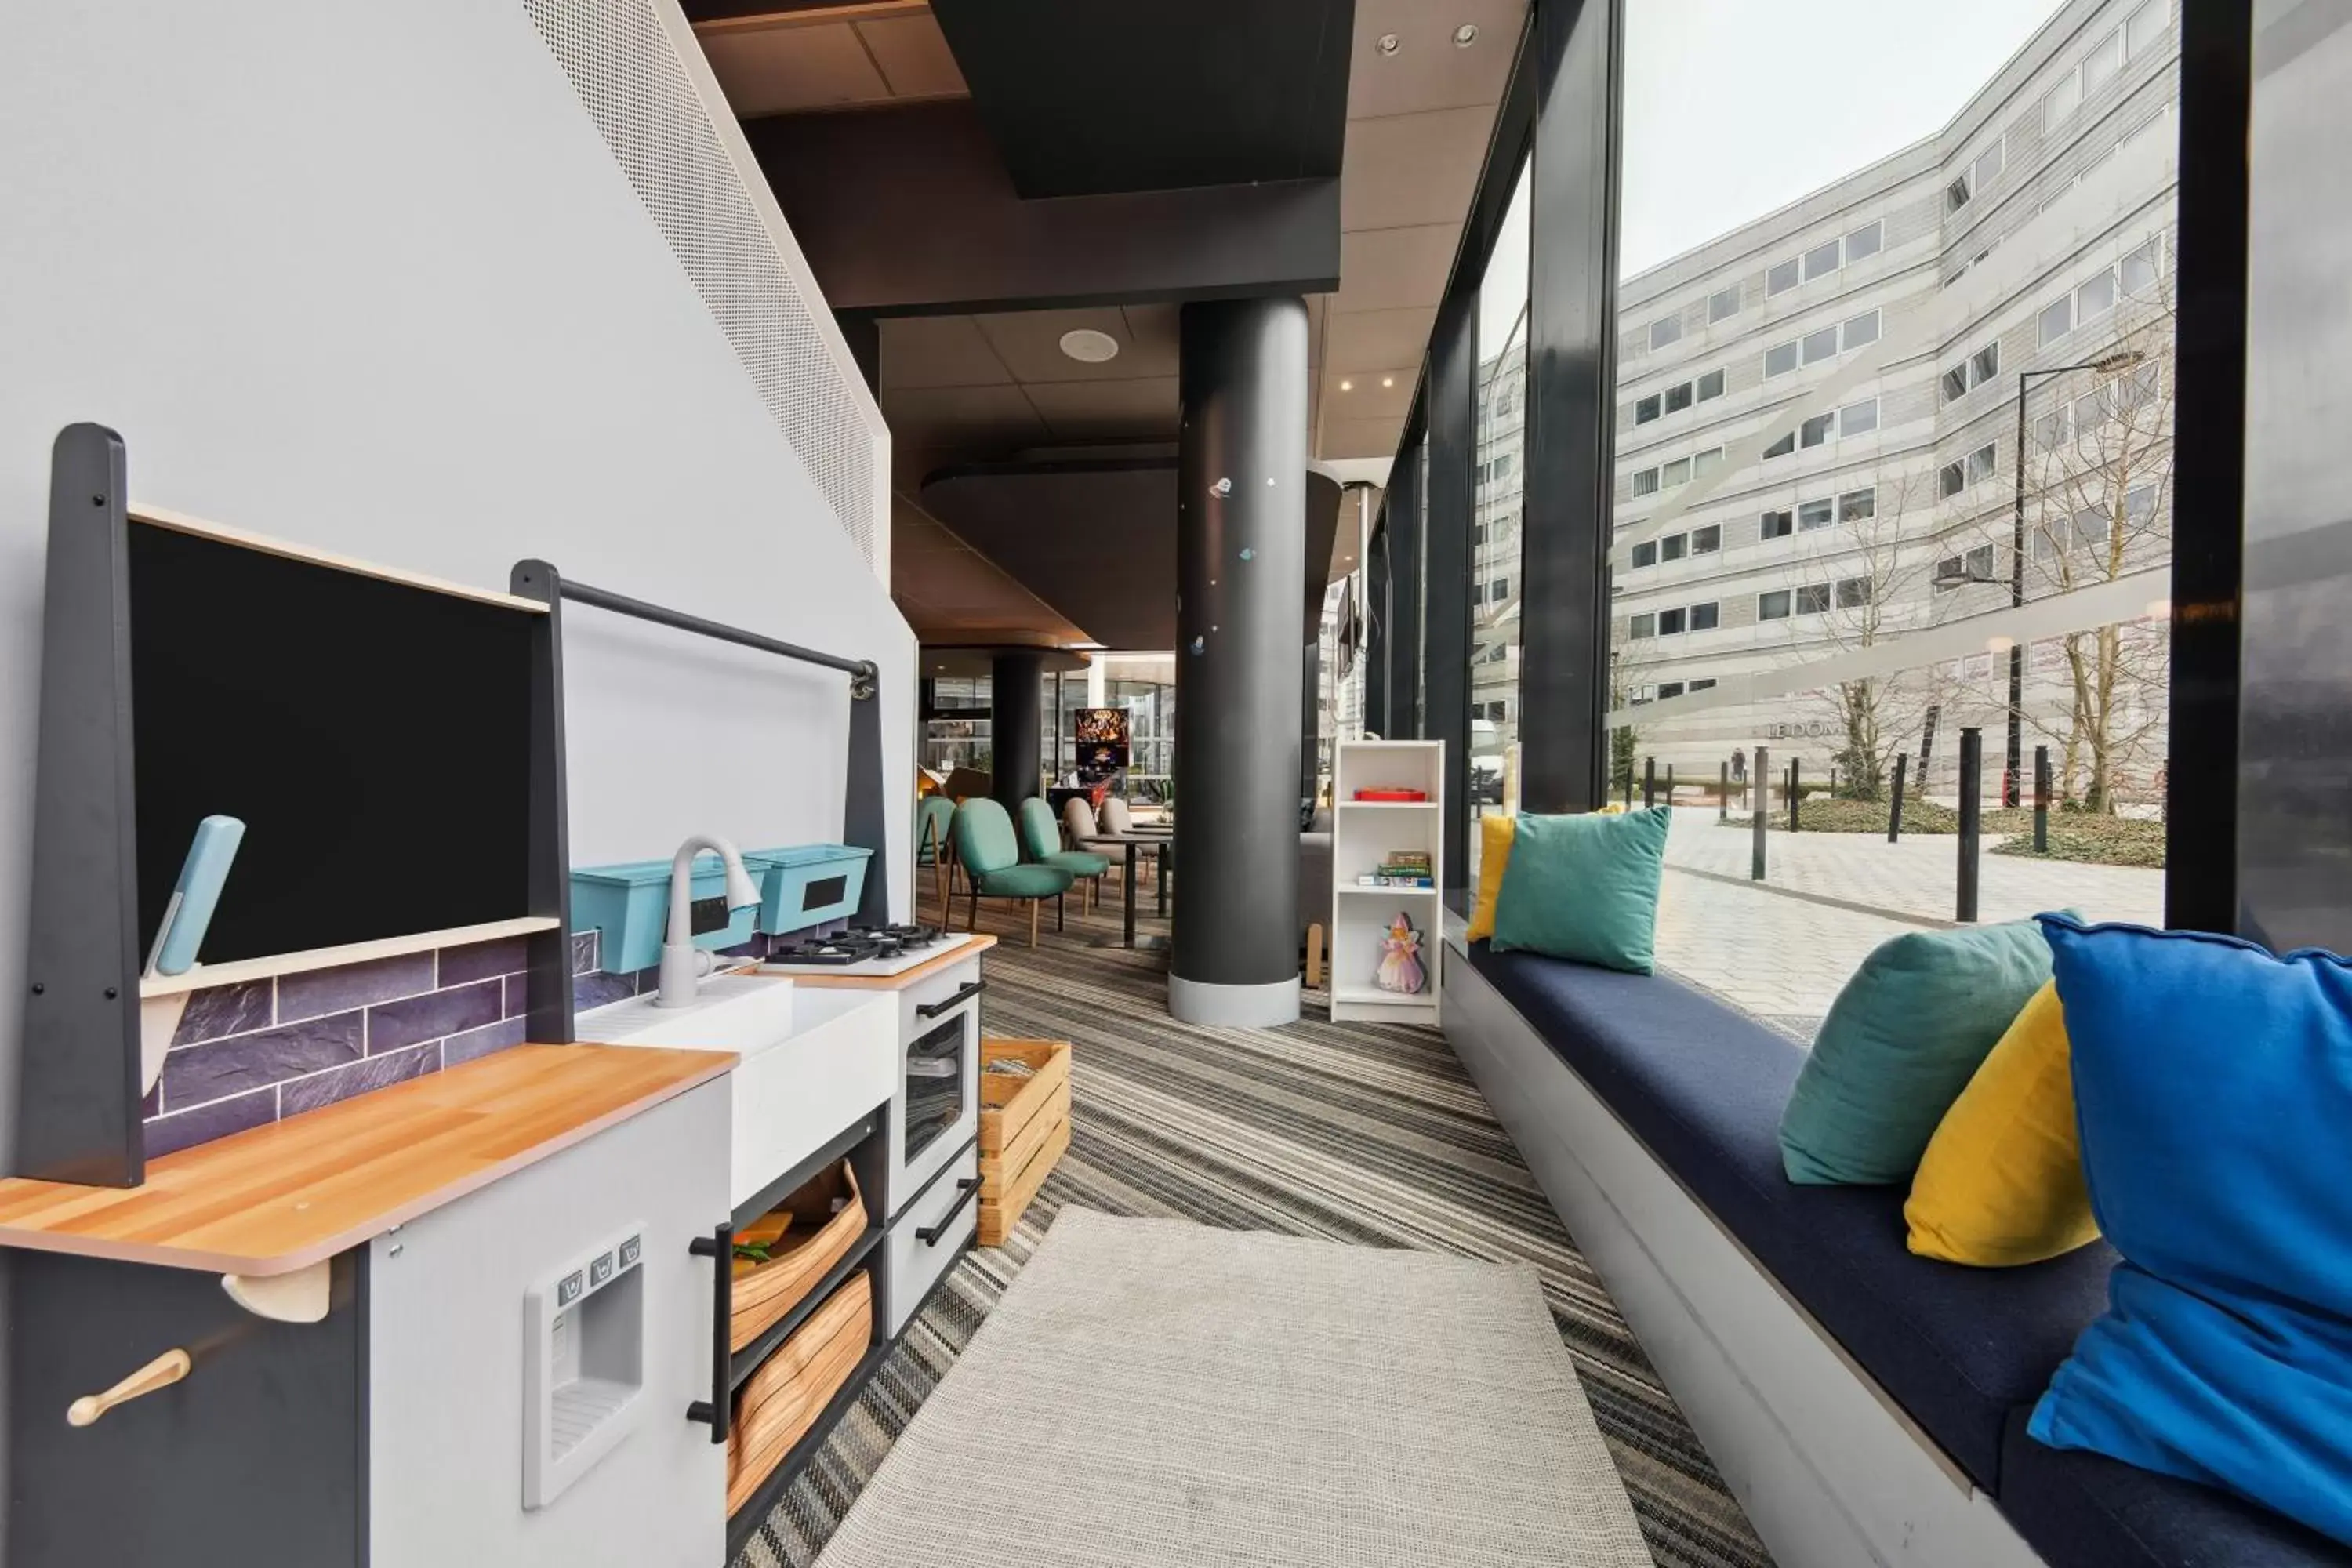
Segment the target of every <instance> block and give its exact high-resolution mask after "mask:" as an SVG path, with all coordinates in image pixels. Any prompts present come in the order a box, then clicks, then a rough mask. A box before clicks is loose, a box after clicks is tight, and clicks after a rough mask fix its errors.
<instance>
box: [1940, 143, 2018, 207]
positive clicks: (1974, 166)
mask: <svg viewBox="0 0 2352 1568" xmlns="http://www.w3.org/2000/svg"><path fill="white" fill-rule="evenodd" d="M2008 162H2009V151H2008V142H2007V139H2006V138H2005V137H2000V136H1996V137H1994V138H1993V139H1992V145H1991V146H1990V147H1988V148H1986V149H1985V150H1984V151H1983V152H1981V153H1978V154H1977V157H1976V162H1975V163H1970V164H1969V166H1968V167H1967V168H1965V169H1963V170H1961V171H1960V173H1959V174H1958V176H1957V177H1956V178H1954V179H1953V181H1952V183H1951V184H1948V185H1946V186H1945V187H1944V210H1945V211H1946V212H1947V213H1956V212H1958V211H1959V210H1960V209H1961V208H1962V207H1964V206H1966V205H1969V203H1970V202H1972V201H1974V200H1976V199H1977V197H1978V196H1979V195H1980V194H1982V192H1983V191H1984V188H1985V187H1986V186H1987V185H1990V184H1992V183H1993V181H1995V180H1997V179H1999V178H2000V172H2001V170H2002V168H2003V167H2004V166H2006V165H2007V163H2008Z"/></svg>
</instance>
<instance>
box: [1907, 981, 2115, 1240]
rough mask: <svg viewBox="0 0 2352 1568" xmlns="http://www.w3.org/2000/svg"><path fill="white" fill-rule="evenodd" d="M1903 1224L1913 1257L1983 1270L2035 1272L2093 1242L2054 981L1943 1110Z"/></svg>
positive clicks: (2036, 995)
mask: <svg viewBox="0 0 2352 1568" xmlns="http://www.w3.org/2000/svg"><path fill="white" fill-rule="evenodd" d="M1903 1217H1904V1219H1905V1221H1906V1222H1907V1223H1908V1224H1909V1226H1910V1227H1911V1242H1910V1245H1911V1250H1912V1251H1914V1252H1916V1253H1917V1254H1918V1255H1919V1256H1920V1257H1922V1258H1941V1259H1943V1260H1944V1261H1945V1262H1947V1263H1965V1264H1969V1265H1972V1266H1974V1267H1977V1268H2012V1267H2014V1266H2016V1265H2018V1264H2021V1263H2039V1262H2041V1261H2042V1259H2043V1258H2056V1257H2058V1256H2059V1255H2060V1254H2062V1253H2067V1252H2072V1251H2074V1249H2075V1248H2076V1247H2081V1246H2083V1245H2084V1243H2085V1242H2088V1241H2091V1240H2094V1239H2095V1238H2096V1237H2097V1236H2098V1234H2099V1226H2098V1222H2097V1221H2096V1220H2095V1219H2093V1218H2092V1217H2091V1194H2090V1189H2089V1188H2088V1187H2086V1186H2084V1183H2083V1152H2082V1146H2081V1144H2080V1142H2078V1141H2077V1139H2076V1137H2075V1132H2074V1079H2073V1078H2072V1076H2071V1075H2070V1072H2069V1062H2068V1058H2067V1050H2066V1016H2065V1014H2064V1012H2063V1010H2062V1009H2061V1008H2060V1007H2059V1005H2058V986H2057V983H2056V982H2055V981H2053V982H2050V983H2049V984H2044V985H2043V986H2042V989H2041V990H2039V991H2037V992H2035V993H2034V994H2033V996H2032V1000H2030V1001H2029V1002H2027V1003H2026V1004H2025V1005H2024V1007H2023V1008H2022V1009H2021V1010H2020V1011H2019V1013H2018V1015H2017V1017H2016V1018H2015V1019H2014V1020H2013V1021H2012V1022H2011V1024H2010V1026H2009V1031H2008V1032H2007V1033H2006V1034H2004V1035H2002V1036H2001V1037H2000V1043H1999V1044H1997V1045H1995V1046H1994V1047H1993V1048H1992V1052H1991V1054H1990V1056H1988V1057H1986V1058H1985V1059H1984V1062H1983V1065H1981V1066H1979V1068H1977V1070H1976V1076H1975V1077H1973V1078H1971V1079H1969V1086H1968V1088H1966V1089H1962V1090H1961V1091H1960V1098H1959V1099H1958V1100H1955V1101H1953V1102H1952V1108H1951V1110H1948V1111H1946V1112H1945V1113H1944V1120H1943V1121H1942V1122H1941V1124H1939V1125H1938V1126H1937V1129H1936V1135H1935V1137H1934V1138H1932V1139H1930V1140H1929V1141H1928V1143H1927V1153H1926V1155H1924V1156H1923V1157H1922V1158H1921V1159H1920V1161H1919V1171H1918V1173H1917V1174H1916V1176H1914V1177H1913V1178H1912V1182H1911V1197H1910V1201H1909V1202H1907V1203H1906V1204H1905V1205H1903Z"/></svg>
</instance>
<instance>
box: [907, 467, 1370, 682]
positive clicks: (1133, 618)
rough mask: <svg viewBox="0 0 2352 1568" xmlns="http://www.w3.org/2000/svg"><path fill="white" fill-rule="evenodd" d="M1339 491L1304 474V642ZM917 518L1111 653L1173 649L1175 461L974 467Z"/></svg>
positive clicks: (935, 489)
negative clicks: (931, 522) (994, 566)
mask: <svg viewBox="0 0 2352 1568" xmlns="http://www.w3.org/2000/svg"><path fill="white" fill-rule="evenodd" d="M1339 498H1340V490H1339V482H1338V481H1337V480H1335V479H1328V478H1326V477H1324V476H1323V475H1321V474H1315V473H1310V474H1308V475H1307V542H1306V549H1307V598H1306V603H1305V604H1304V605H1302V606H1301V614H1302V616H1303V620H1304V625H1303V626H1302V640H1304V637H1311V636H1313V635H1314V628H1315V626H1317V624H1318V622H1319V620H1320V618H1321V613H1322V602H1323V589H1324V585H1325V584H1327V583H1328V581H1329V567H1330V564H1331V541H1332V538H1333V536H1334V534H1335V533H1336V532H1337V531H1338V528H1339ZM922 500H923V510H926V511H928V512H929V513H930V514H931V515H932V516H933V517H935V518H937V519H939V520H940V522H941V523H943V524H944V525H946V526H947V527H948V528H950V529H951V530H953V531H955V533H956V535H957V536H958V537H959V538H961V539H962V540H963V541H964V542H966V543H968V544H970V545H971V547H972V548H973V549H975V550H977V551H979V552H981V553H982V554H983V555H985V556H987V557H988V558H989V559H990V560H992V561H994V562H995V563H998V564H999V565H1000V566H1002V567H1003V569H1004V570H1005V571H1006V572H1007V573H1009V574H1012V576H1013V578H1015V579H1016V580H1017V581H1019V582H1020V583H1021V584H1022V585H1023V586H1024V587H1025V588H1027V589H1028V590H1029V591H1030V592H1031V593H1033V594H1034V595H1037V597H1039V598H1040V599H1043V600H1044V601H1045V603H1046V604H1048V605H1052V606H1053V607H1054V609H1055V610H1056V611H1057V612H1059V613H1060V614H1061V615H1062V616H1065V617H1066V618H1067V619H1068V620H1069V621H1070V623H1071V624H1072V625H1074V626H1077V627H1079V628H1080V629H1081V630H1083V631H1084V632H1085V633H1086V634H1087V637H1090V638H1091V639H1093V640H1094V641H1096V642H1098V643H1101V644H1102V645H1103V646H1105V647H1115V648H1168V647H1175V646H1176V595H1174V594H1173V593H1171V591H1170V587H1169V585H1170V584H1171V583H1172V582H1174V581H1175V577H1176V459H1175V458H1094V459H1079V460H1069V461H1054V462H1012V463H976V464H971V465H969V466H967V467H963V468H948V469H945V470H942V471H941V472H940V473H937V474H934V475H933V476H931V478H930V479H929V480H928V481H926V482H925V484H924V486H923V497H922Z"/></svg>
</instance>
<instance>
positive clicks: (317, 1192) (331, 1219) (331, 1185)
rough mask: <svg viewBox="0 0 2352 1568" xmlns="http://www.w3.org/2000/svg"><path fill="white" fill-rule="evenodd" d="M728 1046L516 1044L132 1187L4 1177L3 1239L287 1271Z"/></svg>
mask: <svg viewBox="0 0 2352 1568" xmlns="http://www.w3.org/2000/svg"><path fill="white" fill-rule="evenodd" d="M735 1062H736V1058H735V1057H734V1056H733V1055H731V1054H730V1053H728V1052H725V1051H681V1050H654V1049H646V1048H645V1047H635V1046H585V1045H583V1046H515V1047H509V1049H506V1050H503V1051H499V1052H496V1053H494V1054H492V1055H490V1056H487V1057H484V1058H480V1059H479V1060H477V1061H471V1062H467V1063H466V1064H465V1065H464V1066H462V1067H455V1068H449V1069H448V1070H447V1071H446V1072H438V1073H432V1074H428V1075H427V1076H425V1077H424V1078H418V1079H409V1080H408V1081H407V1082H405V1083H399V1084H394V1085H393V1086H391V1087H390V1088H387V1089H376V1090H373V1092H370V1093H367V1094H362V1095H356V1096H354V1097H352V1099H350V1100H342V1101H340V1102H338V1103H337V1104H334V1105H331V1106H327V1107H325V1108H324V1109H322V1110H313V1111H309V1112H307V1113H305V1114H303V1115H300V1116H294V1117H289V1118H288V1119H287V1120H286V1121H278V1122H273V1123H271V1124H270V1125H269V1126H267V1127H257V1128H254V1129H253V1130H251V1131H247V1132H239V1133H237V1134H236V1135H235V1136H233V1137H228V1138H224V1139H221V1140H219V1141H218V1142H212V1143H201V1144H198V1145H197V1146H196V1147H194V1148H193V1149H184V1150H182V1151H180V1152H178V1153H176V1154H166V1155H164V1156H163V1158H162V1159H159V1160H154V1161H151V1162H150V1163H148V1166H147V1182H146V1184H145V1185H144V1186H139V1187H84V1186H76V1185H73V1184H68V1183H64V1182H37V1181H29V1180H26V1179H24V1178H21V1177H19V1178H13V1179H9V1180H4V1181H0V1247H33V1248H37V1249H38V1250H41V1251H45V1252H70V1253H77V1254H79V1255H81V1256H82V1257H85V1258H114V1259H118V1260H121V1261H123V1262H130V1263H152V1264H160V1265H163V1267H166V1268H201V1269H207V1270H214V1271H217V1272H220V1273H224V1274H243V1275H247V1276H264V1275H271V1274H289V1273H292V1272H293V1271H294V1270H296V1269H298V1268H308V1267H309V1266H310V1265H311V1264H314V1263H317V1262H320V1261H321V1260H322V1259H325V1258H332V1257H333V1256H334V1255H335V1254H337V1253H339V1252H342V1251H344V1250H346V1249H348V1248H350V1247H356V1246H358V1245H360V1244H361V1243H362V1242H364V1241H367V1240H368V1239H370V1238H371V1237H376V1236H380V1235H382V1234H383V1232H384V1231H386V1230H389V1229H391V1228H392V1227H393V1226H395V1225H400V1224H403V1223H404V1222H405V1221H408V1220H412V1219H415V1217H416V1216H417V1215H422V1214H426V1213H429V1212H430V1211H432V1210H434V1209H436V1208H439V1207H440V1206H441V1205H444V1204H446V1203H450V1202H453V1201H454V1200H456V1199H457V1198H460V1197H463V1196H464V1195H465V1194H467V1193H470V1192H473V1191H475V1190H476V1189H477V1188H479V1187H484V1186H487V1185H488V1184H490V1183H492V1182H495V1181H497V1180H498V1179H499V1177H501V1176H505V1175H509V1174H510V1173H513V1172H516V1171H519V1170H521V1169H523V1168H524V1167H525V1166H528V1165H531V1164H534V1163H537V1162H539V1161H541V1160H543V1159H545V1158H547V1157H548V1156H549V1155H551V1154H553V1153H555V1152H558V1151H560V1150H562V1149H567V1148H569V1147H571V1146H572V1144H574V1143H577V1142H581V1141H582V1140H583V1139H585V1138H589V1137H593V1135H594V1134H596V1133H598V1132H601V1131H604V1129H605V1128H607V1127H610V1126H613V1125H614V1123H616V1122H620V1121H626V1120H628V1119H629V1118H630V1117H632V1116H634V1115H635V1114H636V1113H637V1112H639V1111H641V1110H647V1109H649V1108H650V1107H652V1106H655V1105H657V1104H659V1103H660V1102H661V1101H663V1100H668V1099H670V1098H672V1097H673V1096H675V1095H679V1094H683V1093H685V1092H686V1091H687V1090H688V1089H693V1088H696V1087H697V1086H698V1085H700V1084H704V1083H708V1082H709V1080H710V1079H715V1078H718V1077H719V1076H720V1075H721V1074H723V1073H725V1072H726V1071H728V1070H729V1069H730V1068H732V1067H733V1066H734V1065H735Z"/></svg>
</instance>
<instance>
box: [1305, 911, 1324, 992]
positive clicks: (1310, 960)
mask: <svg viewBox="0 0 2352 1568" xmlns="http://www.w3.org/2000/svg"><path fill="white" fill-rule="evenodd" d="M1322 985H1323V922H1322V921H1316V922H1315V923H1314V924H1312V925H1310V926H1308V927H1307V989H1308V990H1310V991H1316V990H1320V989H1321V988H1322Z"/></svg>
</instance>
